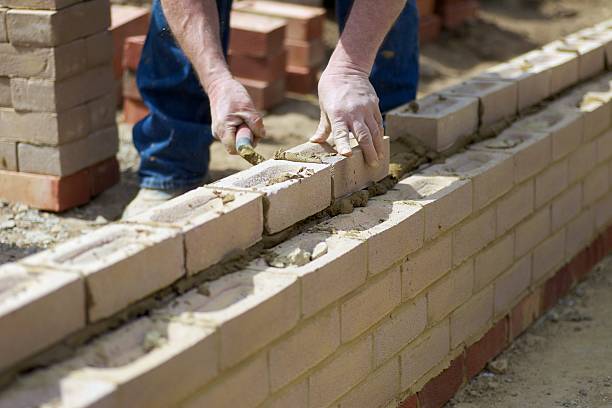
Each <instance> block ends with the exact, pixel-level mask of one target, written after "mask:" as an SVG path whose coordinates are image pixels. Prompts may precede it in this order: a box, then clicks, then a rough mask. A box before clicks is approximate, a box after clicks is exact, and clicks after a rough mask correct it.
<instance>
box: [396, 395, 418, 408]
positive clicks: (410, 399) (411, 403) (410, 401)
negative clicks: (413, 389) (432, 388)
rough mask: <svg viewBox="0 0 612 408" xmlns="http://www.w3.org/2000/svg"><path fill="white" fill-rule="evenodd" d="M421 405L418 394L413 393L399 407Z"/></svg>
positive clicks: (407, 407)
mask: <svg viewBox="0 0 612 408" xmlns="http://www.w3.org/2000/svg"><path fill="white" fill-rule="evenodd" d="M418 407H419V399H418V398H417V396H416V394H415V395H411V396H409V397H407V398H406V399H404V401H402V403H401V404H400V405H399V407H398V408H418Z"/></svg>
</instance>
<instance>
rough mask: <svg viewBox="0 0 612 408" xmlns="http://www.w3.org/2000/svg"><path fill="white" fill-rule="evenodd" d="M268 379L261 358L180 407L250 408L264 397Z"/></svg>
mask: <svg viewBox="0 0 612 408" xmlns="http://www.w3.org/2000/svg"><path fill="white" fill-rule="evenodd" d="M268 389H269V377H268V374H267V364H266V356H265V354H261V355H260V356H258V357H257V358H255V359H253V360H250V361H249V362H248V363H246V364H243V365H242V366H241V367H239V368H238V369H237V370H235V371H233V372H232V373H231V374H230V375H229V376H228V377H225V378H224V379H223V381H218V382H216V383H213V384H212V385H211V386H210V387H207V388H206V389H204V390H202V391H201V392H199V393H197V394H195V395H193V396H192V397H190V398H189V400H187V401H186V402H184V403H183V404H182V405H183V406H184V407H186V408H195V407H238V406H240V407H245V408H247V407H250V408H254V407H256V406H258V405H259V404H260V403H262V402H263V401H264V400H265V399H266V397H267V396H268Z"/></svg>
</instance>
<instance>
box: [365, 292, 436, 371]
mask: <svg viewBox="0 0 612 408" xmlns="http://www.w3.org/2000/svg"><path fill="white" fill-rule="evenodd" d="M427 322H428V320H427V299H426V297H425V296H422V297H420V298H419V299H417V300H415V301H414V302H407V303H406V304H403V305H402V306H401V307H399V308H398V309H396V310H394V311H393V313H391V315H389V317H388V318H386V319H385V320H384V321H383V323H382V324H381V325H380V326H379V327H378V328H376V329H375V330H374V332H373V339H374V366H375V367H380V366H381V365H383V364H384V363H385V361H387V360H389V359H391V358H392V357H393V356H395V355H396V354H397V353H398V352H399V351H400V350H401V349H402V348H404V347H405V346H406V345H407V344H410V342H411V341H412V340H414V339H415V338H417V336H419V335H420V334H421V333H422V332H423V330H425V327H426V326H427Z"/></svg>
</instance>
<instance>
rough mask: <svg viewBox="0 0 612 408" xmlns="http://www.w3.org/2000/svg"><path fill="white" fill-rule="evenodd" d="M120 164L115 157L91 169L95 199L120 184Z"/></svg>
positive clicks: (92, 191)
mask: <svg viewBox="0 0 612 408" xmlns="http://www.w3.org/2000/svg"><path fill="white" fill-rule="evenodd" d="M119 178H120V175H119V162H118V161H117V159H116V158H115V157H113V158H110V159H108V160H104V161H103V162H100V163H97V164H94V165H93V166H91V167H90V168H89V185H90V187H91V196H92V197H95V196H97V195H98V194H100V193H102V192H103V191H105V190H108V189H109V188H111V187H112V186H114V185H115V184H117V183H118V182H119Z"/></svg>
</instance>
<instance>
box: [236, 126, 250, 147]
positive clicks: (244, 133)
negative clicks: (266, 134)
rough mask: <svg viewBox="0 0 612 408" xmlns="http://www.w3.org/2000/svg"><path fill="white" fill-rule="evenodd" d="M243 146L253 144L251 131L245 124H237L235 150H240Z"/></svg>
mask: <svg viewBox="0 0 612 408" xmlns="http://www.w3.org/2000/svg"><path fill="white" fill-rule="evenodd" d="M243 146H253V132H252V131H251V129H249V127H248V126H247V125H240V126H238V130H237V131H236V150H238V151H240V149H241V148H242V147H243Z"/></svg>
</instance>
